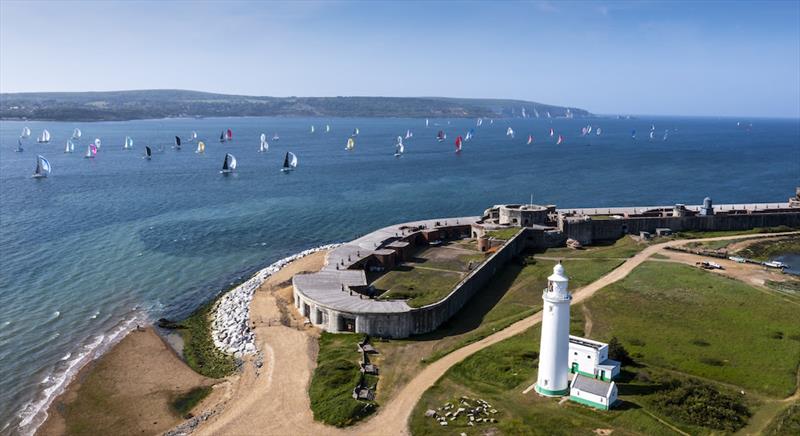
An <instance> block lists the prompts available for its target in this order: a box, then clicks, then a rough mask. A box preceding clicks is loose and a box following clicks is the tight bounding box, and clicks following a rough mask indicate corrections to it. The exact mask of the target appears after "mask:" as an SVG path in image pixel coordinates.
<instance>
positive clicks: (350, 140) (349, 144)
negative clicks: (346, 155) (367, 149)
mask: <svg viewBox="0 0 800 436" xmlns="http://www.w3.org/2000/svg"><path fill="white" fill-rule="evenodd" d="M355 147H356V140H355V139H353V137H352V136H351V137H349V138H347V145H345V146H344V149H345V150H347V151H350V150H352V149H354V148H355Z"/></svg>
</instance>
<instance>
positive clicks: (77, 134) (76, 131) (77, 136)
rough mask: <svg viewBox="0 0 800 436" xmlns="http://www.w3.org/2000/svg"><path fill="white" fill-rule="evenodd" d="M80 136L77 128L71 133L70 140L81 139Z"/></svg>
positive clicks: (80, 133) (79, 130)
mask: <svg viewBox="0 0 800 436" xmlns="http://www.w3.org/2000/svg"><path fill="white" fill-rule="evenodd" d="M81 135H82V132H81V129H79V128H77V127H76V128H75V130H73V131H72V139H81Z"/></svg>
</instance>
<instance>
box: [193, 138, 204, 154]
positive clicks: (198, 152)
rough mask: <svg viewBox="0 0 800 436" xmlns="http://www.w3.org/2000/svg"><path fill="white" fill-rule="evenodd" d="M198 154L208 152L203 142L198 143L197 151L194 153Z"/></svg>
mask: <svg viewBox="0 0 800 436" xmlns="http://www.w3.org/2000/svg"><path fill="white" fill-rule="evenodd" d="M194 152H195V153H197V154H201V153H205V152H206V143H205V142H203V141H199V142H198V143H197V150H195V151H194Z"/></svg>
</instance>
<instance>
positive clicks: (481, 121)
mask: <svg viewBox="0 0 800 436" xmlns="http://www.w3.org/2000/svg"><path fill="white" fill-rule="evenodd" d="M481 124H483V118H478V123H477V126H478V127H480V126H481Z"/></svg>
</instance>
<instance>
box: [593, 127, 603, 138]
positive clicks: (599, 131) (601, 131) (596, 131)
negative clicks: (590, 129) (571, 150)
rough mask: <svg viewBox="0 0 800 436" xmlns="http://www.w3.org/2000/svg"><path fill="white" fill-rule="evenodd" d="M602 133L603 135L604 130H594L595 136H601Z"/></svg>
mask: <svg viewBox="0 0 800 436" xmlns="http://www.w3.org/2000/svg"><path fill="white" fill-rule="evenodd" d="M601 133H603V129H601V128H600V127H598V128H596V129H594V134H595V135H597V136H600V134H601Z"/></svg>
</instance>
